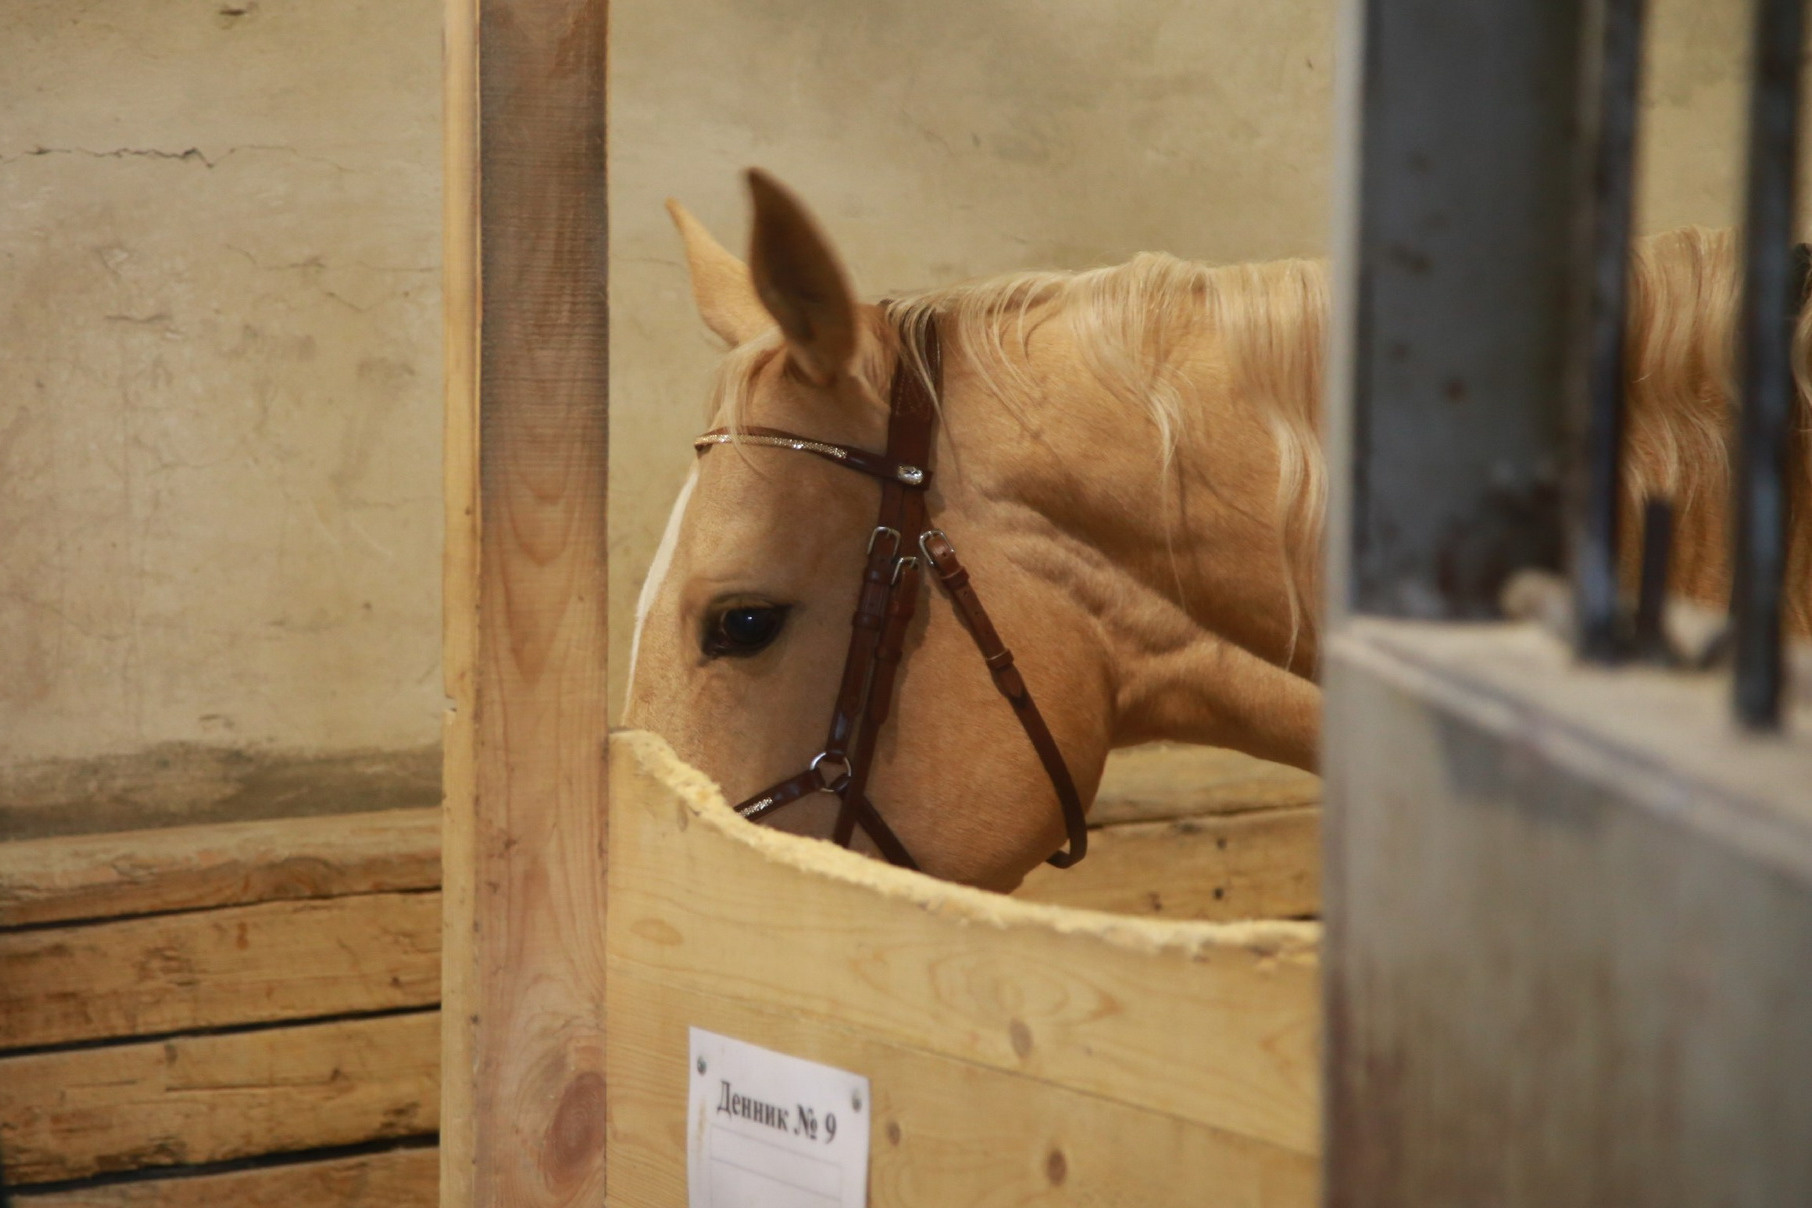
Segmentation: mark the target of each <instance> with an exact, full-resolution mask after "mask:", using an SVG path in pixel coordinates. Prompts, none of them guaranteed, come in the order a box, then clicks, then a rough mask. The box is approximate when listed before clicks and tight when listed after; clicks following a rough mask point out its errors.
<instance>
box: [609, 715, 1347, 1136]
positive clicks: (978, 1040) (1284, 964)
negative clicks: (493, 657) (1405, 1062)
mask: <svg viewBox="0 0 1812 1208" xmlns="http://www.w3.org/2000/svg"><path fill="white" fill-rule="evenodd" d="M612 751H613V755H612V777H613V782H612V794H611V795H612V828H613V829H612V842H613V845H614V850H615V852H616V854H617V857H618V858H617V861H616V864H615V866H614V868H613V871H612V879H611V914H610V919H609V934H610V950H611V954H612V958H613V961H614V962H616V963H615V964H614V965H613V968H614V969H617V970H619V971H621V970H624V969H632V970H634V971H635V972H636V973H637V975H638V976H640V977H643V978H646V979H648V980H652V981H659V982H661V983H663V984H666V985H669V986H673V987H675V988H677V989H682V990H686V991H689V992H695V993H698V994H711V995H730V996H734V997H736V998H739V999H745V1000H748V1001H752V1002H762V1003H767V1004H770V1005H771V1006H772V1007H773V1008H774V1009H775V1010H777V1011H780V1012H783V1013H786V1014H789V1015H792V1016H796V1017H797V1018H799V1019H800V1020H802V1021H811V1023H812V1025H813V1026H815V1027H819V1028H826V1029H840V1030H843V1031H847V1032H853V1033H860V1034H863V1035H866V1036H868V1037H871V1038H873V1039H874V1040H876V1041H879V1042H883V1043H888V1044H893V1045H898V1046H902V1047H906V1048H911V1049H917V1050H922V1051H924V1052H927V1053H934V1054H939V1055H941V1056H944V1057H948V1058H951V1059H954V1060H958V1061H963V1062H967V1063H970V1064H973V1065H976V1066H981V1067H985V1068H988V1069H993V1070H999V1071H1003V1072H1006V1073H1011V1074H1016V1075H1025V1076H1026V1077H1027V1078H1029V1079H1035V1080H1037V1081H1039V1082H1042V1083H1050V1084H1056V1085H1061V1086H1065V1087H1068V1088H1070V1089H1073V1090H1076V1091H1080V1092H1083V1093H1086V1094H1089V1095H1093V1096H1096V1097H1100V1098H1104V1099H1112V1100H1115V1101H1117V1102H1120V1103H1123V1104H1126V1105H1129V1106H1133V1107H1138V1108H1141V1109H1144V1110H1150V1111H1156V1112H1160V1113H1163V1114H1166V1115H1173V1116H1177V1117H1180V1118H1182V1119H1186V1120H1191V1121H1194V1122H1196V1123H1198V1124H1201V1125H1203V1126H1206V1127H1208V1128H1212V1129H1216V1130H1219V1131H1221V1132H1225V1133H1228V1134H1231V1135H1236V1136H1242V1137H1246V1138H1250V1139H1253V1140H1258V1141H1262V1142H1264V1143H1266V1144H1269V1145H1273V1146H1276V1147H1278V1148H1281V1149H1285V1150H1290V1151H1293V1152H1296V1153H1303V1154H1307V1153H1313V1152H1315V1150H1316V1148H1317V1132H1318V1123H1317V1121H1318V1108H1317V1085H1318V1067H1317V1039H1318V1030H1319V1014H1320V1012H1319V987H1318V978H1317V969H1316V959H1315V948H1316V942H1317V939H1318V936H1319V928H1318V927H1316V926H1315V925H1313V924H1306V923H1258V924H1252V923H1247V924H1215V923H1171V922H1161V921H1156V920H1148V919H1138V918H1126V917H1120V916H1112V915H1101V914H1082V913H1080V912H1073V911H1065V910H1059V909H1056V908H1054V907H1048V906H1040V905H1038V904H1036V903H1027V902H1019V901H1016V900H1014V899H1012V898H1006V897H1001V896H999V895H995V894H987V893H983V892H980V891H977V890H970V889H966V888H964V887H961V886H954V885H946V884H943V883H940V882H936V881H931V880H929V879H928V878H925V877H922V876H918V875H916V874H912V873H907V872H903V871H901V870H899V869H894V868H889V867H885V866H883V865H880V864H879V863H877V862H875V861H872V860H866V859H863V858H861V857H859V856H855V855H852V854H851V853H848V852H844V851H841V850H839V849H836V848H833V847H831V846H830V845H829V844H825V843H818V842H815V841H812V840H808V839H801V838H797V837H795V836H791V835H783V834H779V833H776V832H772V831H768V830H764V829H762V828H759V827H754V826H750V825H748V824H747V823H744V822H742V821H741V820H740V819H737V818H736V817H735V816H734V815H733V814H732V813H731V812H730V811H729V810H728V809H727V808H726V807H725V806H724V805H723V804H722V801H721V798H720V797H718V796H717V795H716V793H715V790H714V788H712V786H710V785H709V783H708V782H706V781H704V779H703V778H702V777H701V776H699V775H698V774H697V773H695V772H692V771H690V770H689V769H686V768H684V766H683V765H680V764H679V763H678V762H677V760H674V759H673V757H672V755H671V753H670V752H669V751H667V749H666V747H665V744H663V743H661V742H660V741H659V740H658V739H656V738H654V737H653V736H650V735H641V734H627V735H619V736H617V737H616V738H614V739H613V741H612ZM620 1072H621V1069H620V1067H619V1073H620Z"/></svg>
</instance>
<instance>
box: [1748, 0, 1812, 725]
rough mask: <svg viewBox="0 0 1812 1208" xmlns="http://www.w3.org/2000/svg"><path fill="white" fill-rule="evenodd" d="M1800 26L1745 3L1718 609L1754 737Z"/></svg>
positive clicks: (1798, 15) (1784, 325) (1762, 711)
mask: <svg viewBox="0 0 1812 1208" xmlns="http://www.w3.org/2000/svg"><path fill="white" fill-rule="evenodd" d="M1804 24H1805V0H1756V23H1755V51H1754V60H1753V64H1752V67H1751V71H1752V73H1753V74H1752V77H1751V82H1750V89H1751V91H1750V103H1749V193H1748V200H1747V204H1746V207H1745V217H1744V230H1743V301H1742V311H1741V316H1742V335H1741V337H1740V339H1741V345H1740V356H1741V364H1742V372H1741V379H1740V380H1741V383H1742V385H1741V398H1740V407H1739V411H1738V429H1737V441H1736V472H1735V474H1734V476H1733V481H1734V484H1735V492H1736V506H1735V508H1734V509H1733V511H1734V514H1735V517H1736V534H1735V549H1734V550H1733V552H1732V560H1731V572H1732V590H1731V601H1730V608H1731V625H1732V630H1733V637H1734V639H1735V643H1734V644H1735V652H1736V685H1735V697H1736V712H1737V717H1738V719H1739V720H1740V721H1741V722H1742V723H1743V724H1744V725H1745V726H1748V727H1750V728H1752V729H1761V730H1772V729H1778V728H1779V727H1780V724H1781V697H1782V689H1783V680H1784V673H1783V665H1782V664H1783V660H1782V652H1781V644H1782V623H1781V622H1782V611H1783V608H1782V605H1783V597H1784V595H1785V592H1786V589H1787V581H1786V579H1787V550H1788V532H1787V524H1788V515H1787V511H1788V487H1789V482H1790V475H1791V474H1792V473H1793V470H1794V467H1792V466H1791V465H1790V454H1791V450H1792V447H1793V440H1792V432H1791V427H1792V422H1793V415H1794V411H1795V406H1794V403H1795V397H1794V395H1795V389H1794V375H1793V359H1792V353H1793V329H1794V327H1795V321H1796V319H1797V316H1798V312H1799V306H1800V291H1801V289H1802V288H1803V283H1802V282H1801V281H1800V280H1799V279H1798V276H1797V274H1795V273H1794V272H1793V267H1792V266H1793V261H1794V257H1793V241H1794V223H1795V220H1796V217H1797V215H1796V206H1795V204H1794V203H1795V194H1796V189H1795V178H1796V176H1797V167H1798V154H1797V152H1798V142H1799V137H1798V136H1799V101H1800V59H1801V54H1802V48H1803V45H1804V37H1805V31H1804Z"/></svg>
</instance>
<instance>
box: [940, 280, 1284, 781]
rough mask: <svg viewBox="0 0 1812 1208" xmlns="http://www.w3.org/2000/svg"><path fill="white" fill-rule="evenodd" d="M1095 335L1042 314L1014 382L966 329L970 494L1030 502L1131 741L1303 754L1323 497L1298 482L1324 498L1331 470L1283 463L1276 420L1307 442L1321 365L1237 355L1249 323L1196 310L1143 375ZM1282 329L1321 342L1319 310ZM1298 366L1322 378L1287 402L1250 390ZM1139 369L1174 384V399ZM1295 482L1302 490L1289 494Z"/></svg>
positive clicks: (1121, 737) (961, 392) (963, 362)
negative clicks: (1110, 358) (1094, 621)
mask: <svg viewBox="0 0 1812 1208" xmlns="http://www.w3.org/2000/svg"><path fill="white" fill-rule="evenodd" d="M1284 317H1285V318H1288V316H1284ZM1311 323H1312V329H1311ZM1235 334H1236V335H1239V334H1242V333H1235ZM1089 338H1090V335H1089V332H1088V330H1087V328H1086V326H1078V325H1074V324H1070V325H1065V324H1062V323H1051V324H1046V325H1045V326H1044V328H1041V329H1040V333H1039V334H1038V335H1037V336H1036V337H1035V338H1034V339H1033V340H1032V342H1031V345H1030V355H1029V358H1028V359H1027V361H1026V362H1025V364H1024V365H1023V366H1022V367H1021V371H1022V373H1023V377H1024V378H1025V379H1026V381H1025V383H1024V384H1026V385H1029V386H1030V387H1032V388H1030V389H1022V390H1019V391H1016V392H1012V393H1013V394H1014V397H1011V398H1003V397H998V396H999V395H1001V394H1003V393H1007V392H1006V391H1002V390H1001V389H1000V385H999V380H998V379H999V375H998V374H997V373H990V372H989V370H988V369H987V368H986V367H985V366H982V365H978V364H977V363H976V360H975V359H974V358H973V357H970V356H969V355H967V354H966V352H965V351H964V350H963V349H962V348H961V346H960V345H959V347H958V349H957V351H956V354H955V355H954V356H953V357H951V360H950V367H949V374H948V376H949V389H948V391H947V395H946V407H947V409H948V410H949V411H950V417H951V422H950V425H949V430H950V431H951V432H952V433H953V434H955V435H954V437H953V439H954V440H955V441H956V442H957V443H958V444H960V446H961V447H960V448H959V449H955V450H953V452H954V453H955V456H956V459H957V461H958V463H959V464H960V465H962V466H963V470H962V471H961V477H962V479H963V480H964V481H965V482H966V484H967V488H968V490H967V491H966V494H968V496H969V498H970V500H971V502H972V503H974V504H976V505H978V506H980V505H986V506H990V507H993V508H994V509H996V515H1000V514H1002V512H1001V505H1002V504H1007V505H1010V506H1011V508H1013V509H1024V510H1026V511H1029V513H1030V514H1031V515H1033V516H1035V517H1036V518H1037V520H1038V524H1037V525H1035V526H1030V528H1029V529H1028V531H1029V532H1034V533H1037V534H1041V537H1040V538H1039V539H1041V540H1043V541H1044V542H1045V546H1046V548H1044V549H1042V550H1040V551H1037V552H1036V553H1035V554H1033V555H1031V556H1029V557H1028V561H1030V562H1034V563H1036V564H1037V565H1040V566H1042V567H1044V568H1046V571H1045V577H1047V578H1049V579H1051V580H1052V581H1053V583H1054V585H1055V586H1056V587H1057V588H1059V589H1060V590H1062V591H1064V592H1067V593H1068V594H1069V595H1070V596H1071V597H1072V598H1077V599H1083V600H1086V601H1087V602H1088V606H1089V607H1090V608H1091V609H1093V610H1094V611H1095V613H1096V615H1097V617H1098V618H1099V622H1100V630H1101V632H1102V634H1103V639H1102V640H1103V642H1104V644H1105V645H1106V647H1107V657H1108V660H1109V662H1110V664H1111V665H1112V667H1113V669H1114V676H1113V678H1114V682H1115V684H1116V689H1115V690H1116V695H1117V699H1116V702H1115V708H1114V710H1113V713H1114V716H1115V718H1116V723H1115V734H1114V741H1115V742H1116V743H1117V744H1125V743H1131V742H1138V741H1148V740H1152V739H1170V740H1175V741H1187V742H1210V743H1216V744H1219V745H1225V746H1231V747H1235V748H1238V749H1242V750H1247V751H1250V752H1251V753H1253V754H1258V755H1261V756H1264V757H1267V758H1276V759H1282V760H1284V761H1286V762H1291V763H1295V764H1297V765H1299V766H1308V765H1309V764H1310V763H1312V761H1313V752H1314V745H1315V736H1316V722H1315V718H1316V714H1317V711H1318V706H1319V694H1318V692H1317V691H1316V689H1315V688H1314V685H1313V684H1312V683H1311V682H1310V681H1309V680H1308V679H1307V678H1305V677H1306V675H1307V673H1308V672H1309V671H1310V670H1311V669H1312V668H1313V666H1314V659H1315V625H1314V617H1313V615H1312V612H1311V609H1310V605H1309V601H1312V600H1313V598H1314V597H1313V594H1312V593H1313V577H1312V573H1311V572H1310V571H1309V569H1308V568H1309V566H1311V565H1312V563H1313V562H1314V557H1313V543H1314V540H1315V539H1316V538H1317V537H1318V523H1319V517H1318V514H1317V515H1315V516H1314V519H1313V523H1307V524H1305V523H1303V521H1302V516H1303V513H1304V511H1305V507H1304V500H1303V498H1302V496H1303V495H1304V494H1305V492H1306V493H1307V494H1308V495H1309V496H1310V497H1311V498H1310V502H1309V504H1308V508H1309V509H1310V510H1313V511H1315V512H1317V513H1318V509H1319V472H1318V467H1315V468H1314V470H1313V472H1309V471H1305V470H1304V469H1303V468H1302V465H1301V461H1302V459H1301V458H1300V457H1298V459H1297V463H1296V464H1294V465H1293V466H1292V470H1289V471H1286V470H1285V469H1284V468H1283V467H1284V466H1285V465H1286V464H1287V463H1288V458H1286V457H1280V443H1279V434H1280V433H1285V434H1286V436H1287V439H1286V443H1288V441H1289V440H1295V441H1297V443H1298V445H1300V446H1301V447H1300V448H1290V449H1288V450H1286V452H1287V453H1288V454H1289V455H1290V456H1293V457H1294V456H1297V455H1298V454H1299V453H1303V452H1308V451H1310V450H1309V447H1308V446H1307V445H1306V444H1303V442H1302V441H1301V436H1302V435H1303V434H1306V435H1307V436H1308V438H1309V439H1310V440H1312V435H1313V434H1312V426H1311V422H1310V420H1309V418H1308V417H1309V416H1311V414H1312V411H1313V398H1312V392H1313V391H1314V390H1315V389H1316V384H1317V379H1318V369H1319V367H1318V366H1316V367H1315V369H1316V372H1314V373H1309V374H1298V373H1290V374H1282V375H1279V374H1277V373H1275V372H1272V370H1273V369H1274V368H1275V367H1271V366H1259V367H1254V366H1253V365H1250V364H1245V363H1242V361H1241V356H1242V353H1244V352H1246V351H1248V350H1249V348H1250V347H1251V346H1253V342H1252V341H1250V340H1245V339H1229V338H1228V336H1227V334H1226V333H1225V331H1223V330H1222V328H1221V327H1219V326H1218V325H1215V326H1211V325H1210V324H1209V323H1207V322H1203V321H1197V322H1195V323H1193V324H1191V326H1190V328H1189V330H1186V331H1181V332H1177V333H1171V335H1170V336H1169V337H1166V338H1159V339H1157V340H1155V341H1154V343H1153V347H1156V348H1161V352H1160V354H1159V355H1160V357H1161V363H1160V364H1156V365H1153V366H1148V367H1146V370H1145V371H1144V372H1143V374H1142V382H1137V383H1135V382H1132V381H1128V380H1127V378H1128V375H1127V374H1126V373H1125V372H1124V371H1123V370H1124V367H1115V366H1112V365H1106V364H1104V360H1103V356H1102V349H1100V348H1099V347H1093V346H1091V345H1090V343H1089ZM1267 339H1268V341H1269V342H1270V343H1271V344H1272V346H1277V345H1278V344H1279V342H1281V343H1282V344H1284V345H1289V344H1290V343H1291V342H1292V341H1294V340H1297V339H1301V340H1305V341H1309V342H1310V347H1312V348H1319V341H1320V318H1319V315H1310V314H1309V313H1308V312H1307V310H1306V309H1305V310H1304V312H1303V314H1302V315H1301V316H1300V317H1299V319H1298V321H1297V322H1296V323H1294V324H1293V325H1292V324H1289V323H1285V322H1282V321H1279V319H1278V317H1277V316H1272V321H1271V322H1269V323H1268V324H1267ZM1116 377H1118V378H1119V379H1120V380H1118V381H1116ZM1286 380H1289V381H1297V382H1300V388H1301V389H1302V390H1304V391H1306V392H1309V394H1307V395H1305V396H1304V397H1300V398H1294V399H1290V400H1288V405H1289V407H1290V408H1291V409H1290V410H1289V411H1287V412H1286V411H1284V410H1281V409H1280V408H1279V407H1278V406H1276V405H1274V404H1273V402H1272V400H1270V399H1267V398H1260V397H1256V396H1255V391H1257V390H1263V389H1275V388H1278V387H1279V386H1280V385H1281V384H1282V383H1283V382H1285V381H1286ZM1135 386H1136V387H1137V388H1138V389H1144V390H1148V391H1149V390H1156V391H1157V392H1159V393H1160V394H1162V395H1163V396H1164V397H1163V400H1162V403H1161V407H1162V409H1161V410H1152V409H1149V408H1148V406H1147V404H1146V403H1145V401H1144V400H1143V399H1141V398H1139V397H1137V396H1136V392H1135V389H1134V388H1133V387H1135ZM990 395H995V396H996V397H989V396H990ZM1161 414H1162V415H1166V418H1167V422H1168V423H1169V425H1170V427H1171V432H1170V433H1169V434H1166V433H1165V432H1164V431H1163V430H1162V425H1161V424H1160V423H1159V422H1157V421H1156V420H1155V419H1154V416H1157V415H1161ZM1286 415H1287V416H1294V417H1295V420H1294V421H1293V422H1292V423H1285V422H1283V417H1285V416H1286ZM1292 432H1293V433H1295V434H1296V435H1294V436H1289V435H1288V434H1289V433H1292ZM1280 484H1281V486H1282V488H1283V493H1284V494H1285V495H1287V496H1289V502H1290V504H1291V505H1292V506H1288V507H1281V508H1280V507H1279V498H1280Z"/></svg>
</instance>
